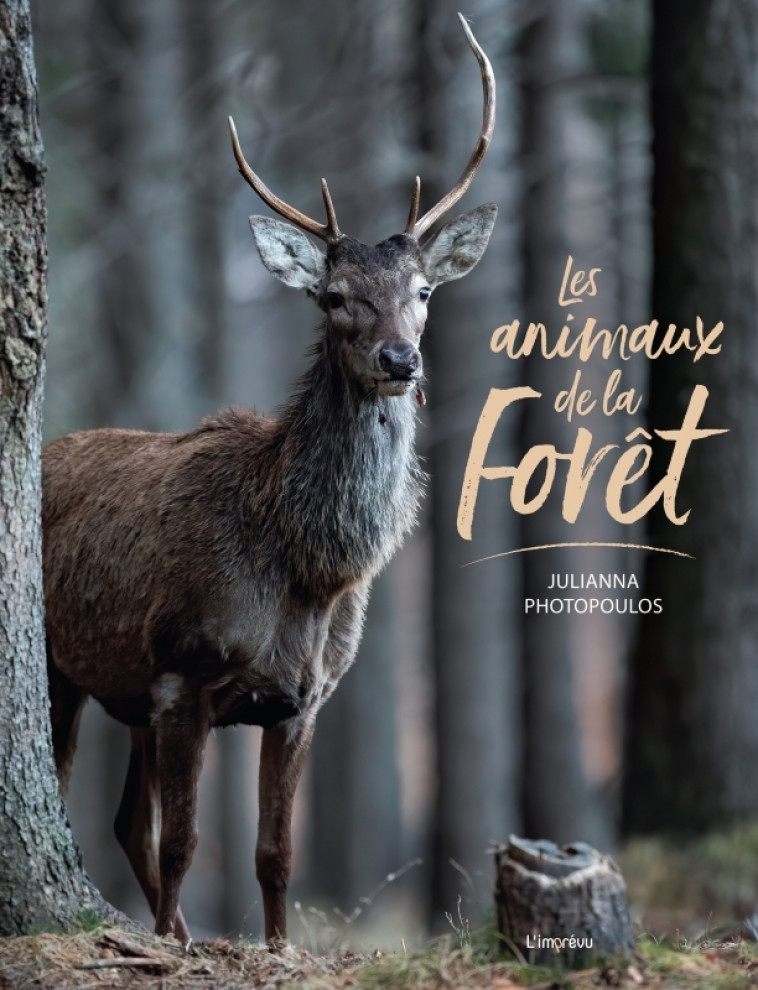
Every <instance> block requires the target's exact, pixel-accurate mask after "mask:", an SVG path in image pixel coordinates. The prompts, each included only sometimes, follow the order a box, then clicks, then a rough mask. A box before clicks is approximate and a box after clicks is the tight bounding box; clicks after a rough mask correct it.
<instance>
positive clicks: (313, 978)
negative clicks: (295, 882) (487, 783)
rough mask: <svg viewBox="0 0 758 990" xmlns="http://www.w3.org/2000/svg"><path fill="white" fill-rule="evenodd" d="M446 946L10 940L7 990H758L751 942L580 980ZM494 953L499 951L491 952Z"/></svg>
mask: <svg viewBox="0 0 758 990" xmlns="http://www.w3.org/2000/svg"><path fill="white" fill-rule="evenodd" d="M477 939H478V935H477V933H474V936H473V939H472V942H473V944H467V945H454V944H453V940H452V939H449V938H448V939H441V940H438V941H436V942H434V943H431V944H430V945H429V946H427V947H426V948H425V949H423V950H421V951H419V952H414V953H409V954H408V955H400V954H395V953H388V954H380V953H376V954H374V955H371V956H361V955H358V954H356V953H351V952H348V953H341V954H333V955H327V956H315V955H312V954H311V953H309V952H307V951H306V950H305V949H299V948H295V947H292V946H287V947H286V948H284V949H283V950H281V951H280V952H269V951H268V950H267V949H265V948H264V947H263V946H261V945H245V944H233V943H231V942H228V941H226V940H223V939H217V940H215V941H212V942H204V943H199V944H196V945H193V946H191V947H190V949H189V951H185V950H184V949H183V948H182V947H181V946H180V945H179V944H178V943H177V942H176V941H175V940H174V939H170V938H169V939H160V938H157V937H156V936H153V935H149V934H147V933H145V934H144V935H141V934H135V933H134V932H129V933H125V932H122V931H119V930H117V929H111V928H109V929H100V930H96V931H94V932H80V933H77V934H73V935H59V934H58V935H56V934H39V935H34V936H28V937H24V938H6V939H0V987H1V988H3V990H5V988H11V987H12V988H13V990H32V988H33V990H111V988H112V990H120V988H130V990H180V988H181V990H192V988H197V990H201V988H203V990H206V988H207V990H252V988H253V987H255V988H258V990H279V988H281V990H288V988H295V987H306V988H310V990H411V988H413V990H454V988H455V990H458V988H468V987H470V988H475V990H516V988H522V987H531V990H553V988H555V990H560V988H567V990H568V988H575V990H590V988H594V990H596V988H598V987H600V988H602V987H609V986H610V987H625V988H642V990H747V988H749V987H754V986H755V987H758V947H756V945H755V944H754V943H745V942H742V941H732V942H724V943H721V944H714V945H710V946H703V945H701V946H697V947H688V946H678V947H673V946H671V945H659V944H657V943H655V942H654V941H652V940H645V941H643V942H641V943H640V944H639V946H638V953H637V958H636V959H635V961H634V963H633V964H632V965H626V964H624V965H618V966H613V965H605V966H603V967H596V968H594V969H588V970H584V971H582V972H579V973H569V972H565V971H561V970H552V969H547V968H544V967H542V968H538V967H530V966H525V965H523V964H519V963H516V962H513V961H506V960H504V959H501V958H500V957H499V956H498V954H497V953H496V952H494V951H493V949H492V944H491V939H489V938H487V937H482V938H481V939H480V942H479V945H478V946H477ZM488 946H489V947H488Z"/></svg>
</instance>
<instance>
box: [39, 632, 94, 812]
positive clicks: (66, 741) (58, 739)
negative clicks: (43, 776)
mask: <svg viewBox="0 0 758 990" xmlns="http://www.w3.org/2000/svg"><path fill="white" fill-rule="evenodd" d="M47 682H48V690H49V692H50V721H51V725H52V733H53V753H54V755H55V768H56V770H57V772H58V781H59V783H60V788H61V793H62V794H63V796H64V797H65V796H66V792H67V791H68V784H69V780H70V779H71V765H72V763H73V761H74V753H75V752H76V738H77V735H78V733H79V721H80V719H81V715H82V709H83V708H84V705H85V704H86V701H87V698H88V697H89V695H88V693H87V692H86V691H84V690H82V688H78V687H77V686H76V685H75V684H74V683H73V682H72V681H70V680H69V679H68V677H66V675H65V674H63V673H61V671H60V670H58V668H57V667H56V666H55V664H54V663H53V659H52V650H51V648H50V643H49V642H48V643H47Z"/></svg>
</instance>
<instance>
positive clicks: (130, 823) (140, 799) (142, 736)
mask: <svg viewBox="0 0 758 990" xmlns="http://www.w3.org/2000/svg"><path fill="white" fill-rule="evenodd" d="M130 731H131V734H132V749H131V752H130V754H129V767H128V769H127V771H126V782H125V783H124V793H123V796H122V798H121V804H120V805H119V809H118V813H117V814H116V821H115V824H114V831H115V833H116V838H117V839H118V841H119V843H120V845H121V847H122V848H123V850H124V852H125V853H126V855H127V857H128V859H129V862H130V864H131V867H132V870H133V871H134V875H135V876H136V878H137V880H138V881H139V885H140V887H141V888H142V892H143V893H144V895H145V897H146V898H147V903H148V904H149V905H150V910H151V911H152V912H153V917H155V916H156V915H157V912H158V901H159V897H160V892H161V876H160V869H159V866H158V846H159V841H160V833H161V798H160V785H159V782H158V758H157V740H156V733H155V730H154V729H152V728H132V729H131V730H130ZM174 934H175V935H176V937H177V938H178V939H179V941H180V942H181V943H182V944H183V945H186V944H187V942H189V940H190V934H189V930H188V929H187V925H186V922H185V921H184V915H183V914H182V912H181V908H178V907H177V910H176V915H175V918H174Z"/></svg>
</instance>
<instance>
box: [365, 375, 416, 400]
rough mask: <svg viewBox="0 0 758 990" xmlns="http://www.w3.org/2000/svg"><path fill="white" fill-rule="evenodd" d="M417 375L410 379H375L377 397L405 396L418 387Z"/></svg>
mask: <svg viewBox="0 0 758 990" xmlns="http://www.w3.org/2000/svg"><path fill="white" fill-rule="evenodd" d="M418 382H419V378H418V375H414V376H413V377H410V378H377V379H375V384H376V391H377V392H378V393H379V395H406V394H407V393H408V392H410V390H411V389H413V388H416V386H417V385H418Z"/></svg>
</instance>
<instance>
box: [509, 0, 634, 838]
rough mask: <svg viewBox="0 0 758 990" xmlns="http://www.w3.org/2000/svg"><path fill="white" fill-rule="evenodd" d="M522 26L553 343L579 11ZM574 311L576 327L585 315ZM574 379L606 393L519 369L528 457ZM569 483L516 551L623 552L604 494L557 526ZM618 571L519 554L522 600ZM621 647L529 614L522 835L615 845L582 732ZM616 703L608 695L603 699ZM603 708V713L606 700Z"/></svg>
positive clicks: (564, 426) (533, 198)
mask: <svg viewBox="0 0 758 990" xmlns="http://www.w3.org/2000/svg"><path fill="white" fill-rule="evenodd" d="M529 16H530V18H531V19H530V20H529V22H528V23H527V24H526V25H525V26H524V28H523V31H522V35H521V37H520V39H519V52H518V53H519V63H520V64H519V74H520V82H521V116H522V122H521V131H520V134H521V148H520V153H521V170H522V176H523V182H524V195H523V213H522V258H523V273H522V274H523V286H524V293H523V312H522V313H521V318H522V320H523V322H524V323H529V322H540V323H544V324H545V326H546V327H548V329H549V330H551V331H552V334H553V335H554V334H557V332H558V331H559V329H560V327H561V326H562V324H563V323H564V322H565V320H566V319H567V317H566V314H565V313H564V312H563V311H562V309H561V307H560V305H559V303H558V296H559V291H560V287H561V280H562V277H563V273H564V271H565V267H566V263H567V258H568V256H569V254H570V252H571V251H572V243H571V236H570V234H571V233H572V229H571V217H572V214H571V204H570V202H569V188H568V187H569V167H568V166H569V150H568V145H567V135H568V130H569V124H570V122H571V121H575V120H576V114H577V109H576V106H575V103H574V102H572V99H573V97H572V94H571V92H570V91H569V90H567V88H566V86H565V85H562V79H563V78H564V76H565V74H566V72H567V66H568V65H569V62H570V52H571V49H572V35H573V31H574V20H575V18H576V11H575V9H574V4H572V3H570V2H567V0H548V2H546V3H543V4H541V5H539V7H534V9H532V8H531V7H530V8H529ZM577 266H578V267H584V268H587V267H588V262H587V259H586V257H584V258H582V259H581V262H579V261H577ZM574 309H575V313H574V315H575V316H576V323H577V324H580V323H581V321H582V320H583V319H585V318H586V317H587V316H588V315H589V314H583V313H582V311H581V309H579V308H576V307H574ZM593 312H594V311H593ZM580 367H581V373H582V376H583V382H584V384H583V386H582V387H587V386H591V387H592V389H593V392H597V391H599V390H600V389H602V384H601V385H600V386H599V387H598V385H597V382H599V381H601V378H602V375H603V373H604V374H605V376H606V377H607V371H604V368H603V367H602V366H598V362H597V361H596V362H595V366H593V365H592V363H588V364H586V365H580V364H579V363H578V362H573V361H567V360H545V359H544V358H543V357H542V355H541V354H540V353H539V352H538V351H535V352H534V353H532V354H531V355H530V356H529V357H528V358H526V360H525V363H524V367H523V368H522V373H523V384H525V385H528V386H530V387H531V388H534V389H536V390H537V391H538V392H540V393H541V395H542V398H541V399H539V400H538V401H536V402H530V403H528V404H527V405H526V406H525V407H524V410H523V420H522V445H523V450H524V451H526V450H529V449H530V448H532V447H533V446H535V445H537V444H544V443H549V444H553V445H554V446H555V448H556V449H557V450H559V451H566V450H571V449H572V448H573V446H574V443H575V440H576V432H577V425H578V424H577V422H576V419H574V420H573V421H572V422H568V419H567V417H566V416H564V415H559V414H558V413H556V412H555V411H554V406H553V400H554V398H555V396H556V395H557V394H558V392H559V391H560V390H561V389H565V388H568V386H569V384H570V383H571V381H572V377H573V374H574V373H575V371H577V370H578V369H579V368H580ZM580 425H582V426H585V427H588V428H589V429H591V430H592V432H593V435H595V436H596V437H597V436H601V437H602V434H603V433H605V434H606V435H607V432H608V431H609V429H613V428H614V427H613V424H609V422H608V421H605V417H603V416H602V414H601V411H600V410H599V408H598V409H596V410H595V412H594V414H593V415H592V416H590V417H586V418H585V419H584V420H583V421H582V422H581V424H580ZM564 477H565V476H564V475H559V478H557V479H556V482H555V484H554V486H553V490H552V491H551V493H550V496H549V498H548V500H547V502H546V504H545V506H544V507H543V508H541V509H540V510H539V511H538V512H535V513H534V514H531V515H524V516H522V517H521V519H522V525H521V529H522V538H521V542H520V545H521V546H524V547H530V546H544V545H547V544H561V543H572V542H573V543H579V542H581V541H583V540H584V541H602V540H607V541H608V542H618V541H619V540H620V538H619V535H618V533H617V531H615V530H614V529H613V524H612V522H611V520H610V519H609V517H608V514H607V512H606V511H605V506H604V504H603V501H602V497H603V490H602V486H601V485H595V486H594V487H593V486H590V488H589V490H588V495H587V499H586V503H585V506H584V508H583V511H582V513H581V515H580V517H579V519H578V520H577V522H576V523H575V524H569V523H567V522H566V521H565V520H564V518H563V515H562V505H561V497H560V494H559V491H558V489H559V487H560V484H561V483H562V481H563V478H564ZM621 560H622V558H621V556H620V554H619V552H618V551H617V550H614V549H610V548H604V549H602V550H600V549H596V548H586V547H576V546H569V547H566V548H562V549H559V550H558V549H550V550H541V551H539V552H534V553H527V554H524V557H523V567H524V595H525V597H526V598H529V599H533V600H540V599H542V600H544V599H546V598H549V597H551V595H552V594H555V593H554V592H553V593H551V592H549V591H548V590H547V589H548V587H549V585H550V583H551V578H552V574H553V573H554V572H563V573H572V574H573V573H577V574H578V573H582V572H587V571H592V570H601V569H602V570H603V571H618V570H621V569H622V564H621ZM619 644H620V637H619V635H618V631H617V630H616V628H615V625H614V624H613V623H612V621H609V620H608V619H606V618H605V617H595V618H594V619H593V620H592V621H591V622H590V621H588V619H587V618H586V617H585V616H576V615H568V614H566V613H562V614H544V613H542V614H541V613H538V612H536V611H534V610H532V611H530V612H529V613H525V614H524V681H525V706H524V708H525V722H526V724H525V733H524V742H525V759H524V764H525V773H524V815H525V827H526V830H527V832H528V833H530V834H532V835H534V834H536V835H544V836H546V837H547V838H549V839H552V840H554V841H556V842H561V843H565V842H572V841H574V840H576V839H583V840H585V841H589V842H591V843H593V844H596V845H598V846H600V847H601V848H606V847H607V846H608V844H609V843H611V842H612V837H613V833H614V828H613V816H612V813H611V811H610V809H609V808H607V807H605V805H604V802H603V800H602V797H601V795H600V793H599V791H600V788H599V787H598V785H597V782H596V781H591V780H590V778H589V774H588V765H587V764H588V759H587V751H588V744H587V741H586V725H587V721H588V720H587V717H586V714H585V713H584V712H583V701H584V697H585V696H586V695H587V694H588V692H587V685H588V684H589V685H592V684H593V682H594V685H595V687H597V683H598V682H599V681H600V680H601V679H602V680H605V681H606V682H607V681H609V680H611V681H612V680H613V675H612V674H611V675H610V677H609V670H613V669H614V668H615V667H617V665H619V664H620V657H619V656H618V653H619V650H620V646H619ZM597 658H600V659H599V660H598V659H597ZM594 664H597V665H598V666H599V668H600V669H599V671H598V670H597V669H596V668H593V665H594ZM611 693H612V689H611V688H607V689H606V691H605V692H601V696H602V695H603V694H606V695H610V694H611ZM603 702H604V703H605V704H609V703H610V702H609V700H608V698H607V697H606V698H603ZM585 710H586V709H585ZM583 715H584V717H583ZM619 748H620V741H619ZM593 784H594V786H593Z"/></svg>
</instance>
